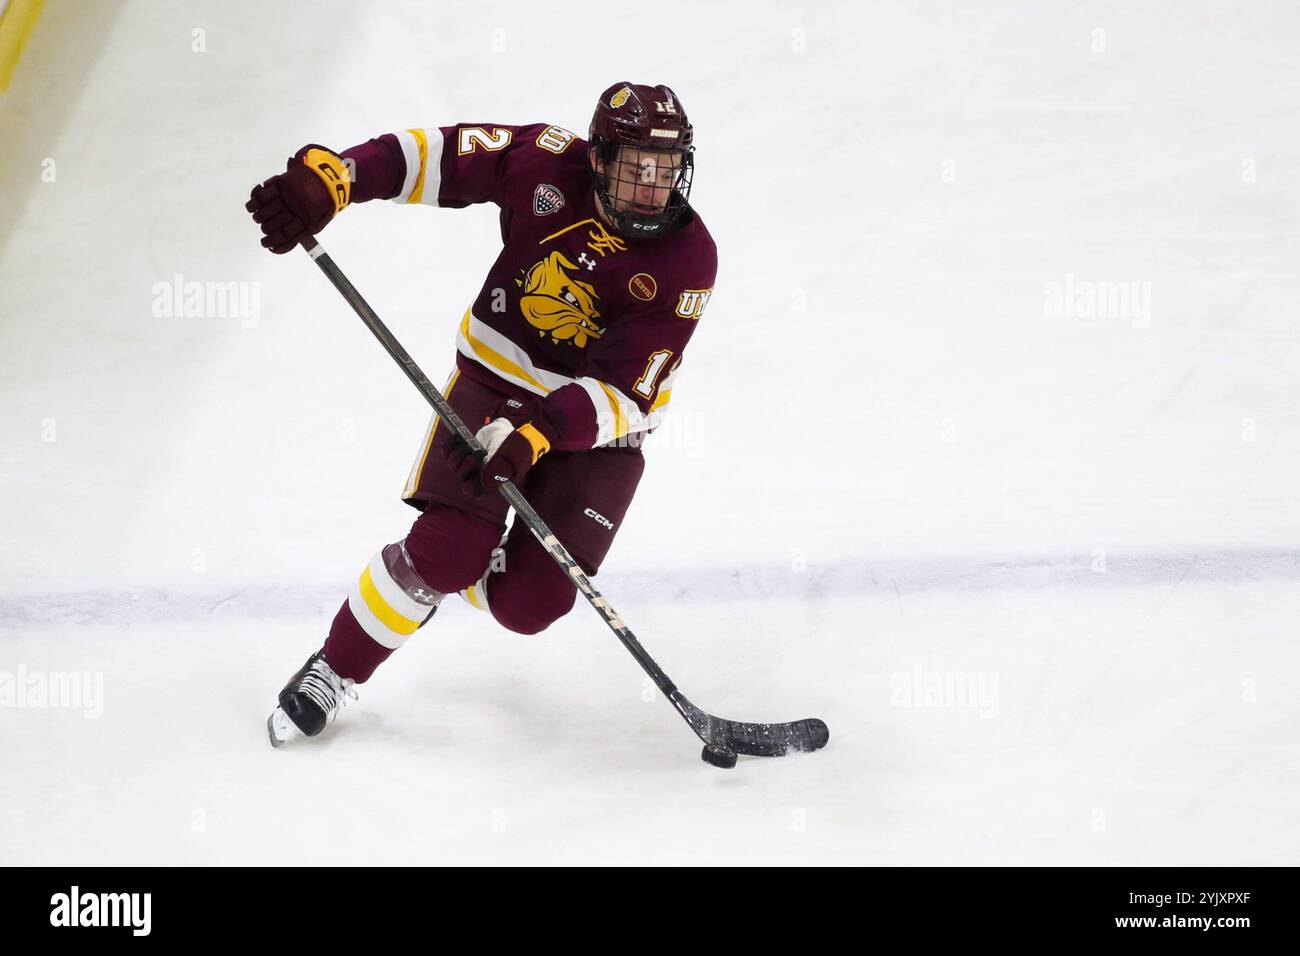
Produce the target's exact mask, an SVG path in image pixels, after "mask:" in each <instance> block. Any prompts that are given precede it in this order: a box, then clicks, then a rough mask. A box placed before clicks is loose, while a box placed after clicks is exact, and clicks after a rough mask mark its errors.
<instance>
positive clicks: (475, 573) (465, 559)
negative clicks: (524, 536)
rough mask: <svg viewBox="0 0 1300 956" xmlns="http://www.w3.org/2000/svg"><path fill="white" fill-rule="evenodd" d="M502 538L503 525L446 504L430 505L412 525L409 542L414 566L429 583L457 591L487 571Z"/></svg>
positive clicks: (407, 545)
mask: <svg viewBox="0 0 1300 956" xmlns="http://www.w3.org/2000/svg"><path fill="white" fill-rule="evenodd" d="M500 540H501V528H500V526H498V525H494V524H493V523H492V522H490V521H487V520H485V519H483V518H480V517H478V516H477V515H472V514H468V513H467V512H464V511H459V510H457V509H455V508H451V507H448V506H446V505H430V506H429V507H428V508H427V509H426V510H425V512H424V513H423V514H421V515H420V517H419V518H417V519H416V520H415V524H413V525H412V526H411V530H410V533H408V534H407V536H406V541H405V544H406V549H407V553H408V554H409V555H410V558H411V565H412V567H413V568H414V569H415V570H416V572H417V573H418V574H419V576H420V578H422V579H423V580H424V581H426V582H428V584H427V586H428V587H430V588H432V589H434V590H437V591H441V592H443V593H445V594H455V593H456V592H457V591H460V590H462V589H463V588H465V587H467V586H468V585H470V584H471V583H472V582H473V581H475V580H476V579H477V578H478V577H479V576H480V575H481V574H482V573H483V569H484V568H485V567H487V566H488V562H489V561H490V560H491V558H492V550H493V548H495V547H496V545H497V544H498V543H499V541H500Z"/></svg>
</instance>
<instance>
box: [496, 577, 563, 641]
mask: <svg viewBox="0 0 1300 956" xmlns="http://www.w3.org/2000/svg"><path fill="white" fill-rule="evenodd" d="M577 596H578V589H577V588H576V587H574V586H573V585H572V584H571V583H569V581H568V579H567V578H565V577H563V576H561V575H551V574H526V573H520V571H518V570H511V571H508V572H507V573H505V574H502V575H499V576H497V577H495V578H493V581H492V596H491V600H490V601H489V602H488V605H487V609H488V610H489V611H490V612H491V613H492V616H493V617H494V618H496V621H497V623H498V624H500V625H501V626H502V627H504V628H506V629H507V630H510V631H514V632H515V633H516V634H537V633H538V632H540V631H544V630H546V629H547V628H548V627H550V626H551V625H552V624H554V623H555V622H556V621H558V620H559V619H560V618H562V617H564V615H566V614H568V613H569V612H570V611H571V610H573V602H574V600H575V599H576V598H577Z"/></svg>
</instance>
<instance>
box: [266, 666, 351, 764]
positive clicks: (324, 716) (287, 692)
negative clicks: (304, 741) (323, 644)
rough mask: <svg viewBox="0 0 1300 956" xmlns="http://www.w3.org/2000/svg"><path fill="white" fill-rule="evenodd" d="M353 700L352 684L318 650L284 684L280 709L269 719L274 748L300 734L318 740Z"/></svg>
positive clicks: (268, 725)
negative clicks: (330, 723) (319, 735)
mask: <svg viewBox="0 0 1300 956" xmlns="http://www.w3.org/2000/svg"><path fill="white" fill-rule="evenodd" d="M349 697H351V698H352V699H353V700H355V699H356V697H357V692H356V691H355V690H353V689H352V681H351V680H349V679H347V678H343V677H339V675H338V674H336V673H334V669H333V668H332V667H330V666H329V664H327V663H326V662H325V656H324V653H323V652H322V651H317V652H316V653H315V654H313V655H312V656H311V657H309V658H307V663H305V664H303V665H302V668H301V669H300V670H299V671H298V673H296V674H294V675H293V677H291V678H290V679H289V683H287V684H285V685H284V690H282V691H280V703H279V706H278V707H276V708H275V710H274V712H272V714H271V716H270V717H268V718H267V719H266V730H267V734H268V735H269V736H270V738H271V746H272V747H279V746H280V745H282V744H283V743H285V741H287V740H289V738H291V737H293V736H294V734H296V733H300V734H303V735H305V736H307V737H315V736H316V735H317V734H319V733H320V732H321V731H322V730H324V729H325V725H326V724H327V723H329V721H331V720H333V719H334V718H335V717H337V716H338V712H339V710H340V708H342V706H343V703H344V701H345V700H346V699H347V698H349Z"/></svg>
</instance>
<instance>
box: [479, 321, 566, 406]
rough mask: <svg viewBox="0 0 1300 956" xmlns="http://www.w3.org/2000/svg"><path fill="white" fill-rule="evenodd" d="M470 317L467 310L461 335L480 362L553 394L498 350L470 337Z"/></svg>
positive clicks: (544, 393) (538, 389)
mask: <svg viewBox="0 0 1300 956" xmlns="http://www.w3.org/2000/svg"><path fill="white" fill-rule="evenodd" d="M469 316H470V310H469V309H466V310H465V318H464V319H463V320H462V321H461V323H460V332H461V335H463V336H465V340H466V341H467V342H469V345H470V348H472V349H473V350H474V354H475V355H476V356H478V358H479V360H480V361H482V362H483V363H484V364H487V365H491V366H492V367H493V368H495V369H496V370H497V371H499V372H504V373H505V374H506V375H509V376H511V377H513V378H517V379H519V380H520V381H523V382H527V383H528V384H530V385H532V386H533V387H534V388H536V389H537V391H539V392H541V393H542V394H543V395H549V394H551V390H550V389H549V388H547V387H546V386H545V385H543V384H542V383H541V382H539V381H537V379H535V378H533V377H532V376H531V375H529V374H528V373H527V372H526V371H524V370H523V369H522V368H520V367H519V366H518V365H516V364H515V363H514V362H512V361H510V359H508V358H506V357H505V356H504V355H502V354H501V353H500V352H498V351H497V350H496V349H494V348H492V346H490V345H487V344H486V343H484V342H480V341H479V340H478V339H476V338H474V336H472V335H470V334H469Z"/></svg>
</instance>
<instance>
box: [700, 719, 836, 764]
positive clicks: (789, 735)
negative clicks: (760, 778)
mask: <svg viewBox="0 0 1300 956" xmlns="http://www.w3.org/2000/svg"><path fill="white" fill-rule="evenodd" d="M714 727H715V730H716V731H717V732H718V734H719V736H720V737H722V738H723V739H724V740H725V741H726V745H727V746H728V747H730V748H731V749H732V750H734V751H735V752H736V753H738V754H747V755H749V756H751V757H784V756H785V755H786V754H792V753H812V752H813V751H815V750H821V749H822V748H823V747H825V746H826V743H827V741H829V740H830V739H831V732H830V728H829V727H827V726H826V722H825V721H822V720H818V719H817V718H816V717H808V718H805V719H804V720H791V721H789V722H787V723H784V724H746V723H741V722H739V721H733V720H722V719H718V718H715V724H714Z"/></svg>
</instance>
